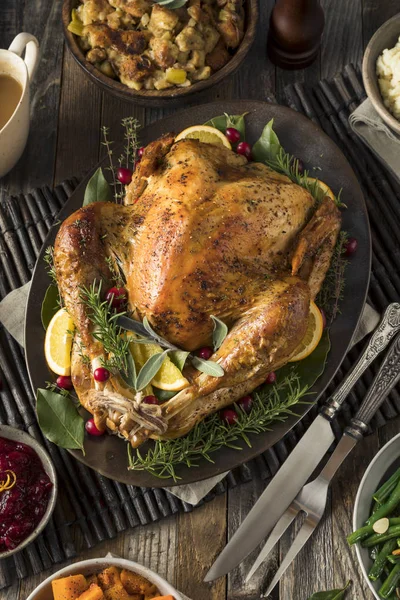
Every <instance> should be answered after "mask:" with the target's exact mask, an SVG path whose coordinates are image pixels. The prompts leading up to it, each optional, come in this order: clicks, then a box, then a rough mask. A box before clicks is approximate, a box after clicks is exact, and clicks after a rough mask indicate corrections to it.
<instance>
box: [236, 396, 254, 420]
mask: <svg viewBox="0 0 400 600" xmlns="http://www.w3.org/2000/svg"><path fill="white" fill-rule="evenodd" d="M236 404H237V405H238V406H240V408H241V409H242V410H243V411H244V412H245V413H246V414H247V415H248V414H249V413H250V412H251V409H252V407H253V398H252V397H251V396H243V398H240V400H238V401H237V402H236Z"/></svg>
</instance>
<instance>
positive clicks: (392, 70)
mask: <svg viewBox="0 0 400 600" xmlns="http://www.w3.org/2000/svg"><path fill="white" fill-rule="evenodd" d="M376 73H377V75H378V83H379V87H380V90H381V94H382V98H383V102H384V104H385V106H386V108H388V109H389V110H390V112H391V113H392V115H394V116H395V117H396V119H399V120H400V37H399V41H398V42H397V44H396V45H395V47H394V48H390V50H389V49H388V48H386V50H384V51H383V52H382V54H381V55H380V57H379V58H378V60H377V62H376Z"/></svg>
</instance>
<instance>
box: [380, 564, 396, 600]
mask: <svg viewBox="0 0 400 600" xmlns="http://www.w3.org/2000/svg"><path fill="white" fill-rule="evenodd" d="M399 581H400V563H399V564H398V565H396V566H395V567H393V569H392V570H391V572H390V575H389V577H388V578H387V579H385V581H384V582H383V584H382V586H381V589H380V590H379V592H378V594H379V596H380V597H381V598H389V597H390V596H391V594H393V592H394V591H395V589H396V586H397V584H398V583H399Z"/></svg>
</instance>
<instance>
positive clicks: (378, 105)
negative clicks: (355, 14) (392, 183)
mask: <svg viewBox="0 0 400 600" xmlns="http://www.w3.org/2000/svg"><path fill="white" fill-rule="evenodd" d="M399 36H400V13H399V14H397V15H395V16H394V17H392V18H391V19H389V21H386V23H384V24H383V25H382V27H380V28H379V29H378V31H376V33H375V34H374V35H373V36H372V38H371V40H370V42H369V44H368V46H367V48H366V50H365V53H364V59H363V65H362V76H363V81H364V86H365V90H366V92H367V95H368V98H369V99H370V100H371V102H372V105H373V107H374V109H375V110H376V112H377V113H378V114H379V116H380V117H381V119H383V121H385V123H386V124H387V125H389V127H390V128H391V129H392V130H393V131H394V132H395V133H397V135H400V121H398V120H397V119H396V117H394V116H393V115H392V113H391V112H389V110H388V109H387V108H386V106H385V105H384V103H383V99H382V95H381V92H380V89H379V84H378V76H377V74H376V61H377V60H378V57H379V56H380V55H381V54H382V52H383V50H385V48H393V46H395V45H396V43H397V40H398V39H399Z"/></svg>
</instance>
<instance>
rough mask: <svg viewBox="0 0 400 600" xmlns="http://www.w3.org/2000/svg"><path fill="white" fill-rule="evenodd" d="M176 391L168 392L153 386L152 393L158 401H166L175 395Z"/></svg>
mask: <svg viewBox="0 0 400 600" xmlns="http://www.w3.org/2000/svg"><path fill="white" fill-rule="evenodd" d="M177 393H178V392H169V391H167V390H160V389H158V388H156V387H154V388H153V394H154V395H155V396H156V398H158V399H159V400H160V402H166V401H167V400H171V398H173V397H174V396H176V394H177Z"/></svg>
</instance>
